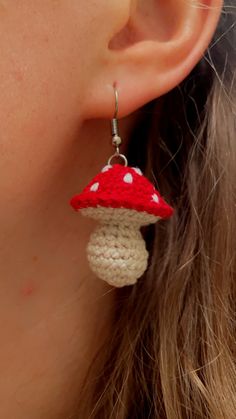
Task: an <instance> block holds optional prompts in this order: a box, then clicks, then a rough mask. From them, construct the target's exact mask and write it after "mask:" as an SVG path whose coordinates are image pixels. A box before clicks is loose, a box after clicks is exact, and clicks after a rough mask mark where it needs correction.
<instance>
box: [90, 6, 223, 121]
mask: <svg viewBox="0 0 236 419" xmlns="http://www.w3.org/2000/svg"><path fill="white" fill-rule="evenodd" d="M135 4H136V6H137V7H136V8H130V10H131V12H132V15H130V18H129V20H128V22H127V24H126V25H125V27H124V28H123V29H122V30H121V31H119V33H117V34H115V35H114V36H113V37H112V39H111V40H110V42H109V44H108V45H107V50H106V53H105V55H104V67H103V68H102V69H101V70H102V71H101V73H100V80H98V79H97V80H94V83H95V85H93V86H94V89H95V91H97V94H96V96H93V97H94V98H95V99H96V100H97V106H99V109H98V108H97V109H95V108H96V105H95V103H96V100H95V101H94V103H93V107H92V108H90V112H91V117H105V118H107V117H110V116H111V112H112V109H113V107H112V106H113V102H111V101H112V98H113V83H114V82H117V88H118V90H119V96H120V115H119V117H123V116H126V115H128V114H130V113H132V112H133V111H135V110H137V109H138V108H139V107H141V106H143V105H144V104H146V103H148V102H149V101H151V100H153V99H155V98H157V97H159V96H161V95H163V94H165V93H167V92H168V91H170V90H171V89H173V88H174V87H175V86H177V85H178V84H179V83H180V82H181V81H182V80H183V79H184V78H185V77H186V76H187V75H188V74H189V73H190V72H191V70H192V69H193V67H194V66H195V65H196V64H197V62H198V61H199V60H200V58H201V57H202V55H203V54H204V52H205V50H206V49H207V47H208V45H209V43H210V41H211V39H212V37H213V34H214V32H215V29H216V26H217V23H218V20H219V17H220V14H221V10H222V0H202V1H201V2H199V1H196V0H160V1H157V0H156V1H152V0H139V1H137V2H135ZM171 22H172V26H171V28H170V25H171ZM109 81H110V83H109ZM102 96H103V97H102ZM105 97H106V98H105ZM88 111H89V109H88Z"/></svg>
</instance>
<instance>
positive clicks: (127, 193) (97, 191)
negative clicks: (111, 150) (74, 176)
mask: <svg viewBox="0 0 236 419" xmlns="http://www.w3.org/2000/svg"><path fill="white" fill-rule="evenodd" d="M70 204H71V206H72V207H73V208H74V209H75V210H77V211H78V210H80V209H82V208H91V207H92V208H96V207H105V208H126V209H132V210H136V211H138V212H147V213H148V214H151V215H155V216H157V217H161V218H169V217H171V215H172V214H173V212H174V210H173V208H172V207H170V206H169V205H168V204H167V203H166V202H165V200H164V199H163V198H162V197H161V195H160V193H159V192H158V191H157V190H156V189H155V187H154V186H153V184H152V183H151V182H150V181H149V180H148V179H147V178H146V177H145V176H143V174H142V172H141V171H140V169H137V168H135V167H125V166H122V165H120V164H115V165H113V166H105V168H104V169H103V170H102V172H101V173H99V174H98V175H97V176H95V177H94V178H93V180H92V181H91V182H90V183H89V184H88V186H86V187H85V189H84V190H83V191H82V192H81V193H80V194H78V195H75V196H74V197H73V198H72V199H71V200H70Z"/></svg>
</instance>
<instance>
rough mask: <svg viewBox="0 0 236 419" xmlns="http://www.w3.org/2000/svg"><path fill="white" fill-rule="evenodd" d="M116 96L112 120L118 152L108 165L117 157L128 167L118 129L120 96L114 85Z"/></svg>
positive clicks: (112, 130)
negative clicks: (122, 151)
mask: <svg viewBox="0 0 236 419" xmlns="http://www.w3.org/2000/svg"><path fill="white" fill-rule="evenodd" d="M113 88H114V94H115V113H114V117H113V118H112V120H111V134H112V145H113V147H115V150H116V152H115V153H114V154H113V155H112V156H111V157H110V159H109V160H108V164H111V161H112V160H113V159H114V158H115V157H116V158H117V157H118V158H121V160H123V162H124V165H125V166H128V161H127V158H126V157H125V156H124V155H123V154H120V145H121V144H122V139H121V137H120V136H119V128H118V110H119V95H118V90H117V88H116V85H115V84H114V85H113Z"/></svg>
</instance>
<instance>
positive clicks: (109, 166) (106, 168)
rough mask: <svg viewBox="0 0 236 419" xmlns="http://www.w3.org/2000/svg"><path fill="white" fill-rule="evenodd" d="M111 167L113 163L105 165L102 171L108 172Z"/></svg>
mask: <svg viewBox="0 0 236 419" xmlns="http://www.w3.org/2000/svg"><path fill="white" fill-rule="evenodd" d="M111 168H112V166H111V164H107V166H105V167H103V169H102V173H104V172H108V170H110V169H111Z"/></svg>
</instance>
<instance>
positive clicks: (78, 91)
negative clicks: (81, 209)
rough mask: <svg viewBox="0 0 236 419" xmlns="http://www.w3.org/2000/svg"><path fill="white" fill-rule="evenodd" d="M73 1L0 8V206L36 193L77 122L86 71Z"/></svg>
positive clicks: (81, 24)
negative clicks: (0, 198) (1, 203)
mask: <svg viewBox="0 0 236 419" xmlns="http://www.w3.org/2000/svg"><path fill="white" fill-rule="evenodd" d="M81 3H82V2H80V6H81V9H80V8H78V7H77V9H75V7H72V6H71V7H70V2H65V1H64V2H62V1H55V0H54V1H53V0H52V1H50V2H49V1H42V0H40V1H37V0H34V1H31V0H28V1H22V0H21V1H9V3H8V4H7V6H6V8H5V9H0V53H1V61H0V92H1V93H0V95H1V96H0V97H1V99H0V127H1V128H0V153H1V159H0V190H1V197H2V201H3V200H4V202H5V203H6V205H7V202H8V201H9V202H10V200H14V201H15V200H16V198H17V202H20V200H21V199H22V202H23V200H24V199H25V198H26V197H27V196H28V194H29V193H31V194H32V193H33V191H36V192H37V193H38V192H39V189H40V187H43V184H44V183H45V182H46V180H47V182H48V178H49V177H50V173H51V172H52V170H53V168H55V167H56V166H57V164H58V159H60V158H61V156H63V151H65V148H66V147H67V146H68V142H69V141H70V140H69V139H70V138H72V137H73V135H75V134H76V130H77V129H78V125H79V122H80V119H81V117H82V113H83V96H84V94H85V90H86V86H87V85H88V83H89V80H90V79H91V77H92V72H93V71H94V69H93V66H92V62H91V60H92V57H93V55H94V51H93V44H92V42H90V41H89V39H88V36H86V30H87V29H86V28H87V23H88V22H87V21H86V17H85V15H84V12H82V9H83V8H82V4H81ZM72 4H74V2H73V1H71V5H72ZM85 9H86V8H85ZM75 12H76V13H75ZM88 42H90V44H89V48H88V45H87V43H88ZM90 69H91V70H90ZM15 202H16V201H15Z"/></svg>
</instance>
